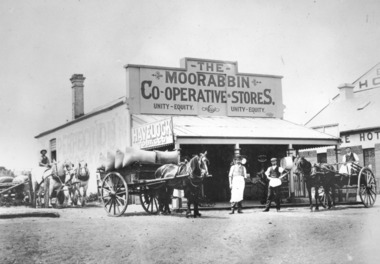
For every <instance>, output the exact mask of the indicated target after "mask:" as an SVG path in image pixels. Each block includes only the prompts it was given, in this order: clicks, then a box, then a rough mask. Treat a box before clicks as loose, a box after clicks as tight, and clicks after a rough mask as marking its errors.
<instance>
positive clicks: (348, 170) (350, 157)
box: [339, 147, 359, 175]
mask: <svg viewBox="0 0 380 264" xmlns="http://www.w3.org/2000/svg"><path fill="white" fill-rule="evenodd" d="M342 163H343V165H342V166H341V167H340V169H339V173H343V174H348V175H351V174H352V171H353V169H352V165H351V164H352V163H355V164H359V157H358V155H356V153H354V152H351V148H350V147H347V148H346V155H344V156H343V158H342Z"/></svg>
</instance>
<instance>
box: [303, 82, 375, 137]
mask: <svg viewBox="0 0 380 264" xmlns="http://www.w3.org/2000/svg"><path fill="white" fill-rule="evenodd" d="M379 112H380V89H379V88H375V89H368V90H363V91H357V92H354V97H353V98H350V99H347V100H342V98H341V96H340V95H338V96H336V97H335V98H334V99H333V100H332V101H331V102H330V103H329V104H328V105H327V106H326V107H325V108H323V109H322V110H321V111H320V112H319V113H318V114H317V115H315V116H314V117H313V118H312V119H311V120H309V121H308V122H307V123H306V124H305V125H306V126H308V127H312V128H317V127H321V126H324V125H326V124H332V123H337V124H338V125H339V130H340V132H348V131H355V130H364V129H372V128H378V127H380V122H379V121H378V113H379Z"/></svg>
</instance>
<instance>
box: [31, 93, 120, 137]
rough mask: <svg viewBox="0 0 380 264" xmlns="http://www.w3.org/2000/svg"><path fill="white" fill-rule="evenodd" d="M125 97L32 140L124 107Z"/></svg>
mask: <svg viewBox="0 0 380 264" xmlns="http://www.w3.org/2000/svg"><path fill="white" fill-rule="evenodd" d="M125 100H126V97H125V96H123V97H120V98H118V99H116V100H113V101H112V102H109V103H108V104H105V105H102V106H99V107H97V108H95V109H93V110H92V111H91V112H89V113H87V114H85V115H83V116H81V117H78V118H77V119H74V120H71V121H69V122H67V123H65V124H63V125H60V126H58V127H55V128H53V129H50V130H47V131H45V132H42V133H40V134H38V135H37V136H35V137H34V138H40V137H42V136H45V135H48V134H50V133H53V132H55V131H58V130H60V129H62V128H65V127H68V126H71V125H72V124H75V123H78V122H81V121H83V120H85V119H87V118H90V117H92V116H95V115H98V114H101V113H104V112H107V111H110V110H112V109H113V108H115V107H119V106H121V105H124V104H126V101H125Z"/></svg>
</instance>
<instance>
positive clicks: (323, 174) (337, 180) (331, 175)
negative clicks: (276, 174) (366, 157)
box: [295, 157, 377, 209]
mask: <svg viewBox="0 0 380 264" xmlns="http://www.w3.org/2000/svg"><path fill="white" fill-rule="evenodd" d="M295 164H296V170H295V173H296V174H299V175H302V177H303V179H304V181H305V183H306V188H307V189H308V193H309V199H310V206H311V208H312V207H313V206H312V201H311V188H312V187H314V188H315V200H316V208H317V209H318V204H317V203H318V202H319V204H320V205H322V206H323V207H325V208H326V207H328V208H330V207H331V206H332V205H334V204H335V203H336V202H341V201H343V198H344V200H345V202H349V203H362V204H363V205H364V206H365V207H372V206H373V205H374V204H375V201H376V196H377V186H376V178H375V175H374V173H373V171H372V170H371V168H370V167H368V166H360V165H358V164H357V163H335V164H327V163H316V164H314V165H311V163H310V162H309V161H307V160H306V159H305V158H303V157H300V158H298V159H297V160H296V162H295ZM339 166H341V168H340V169H338V167H339ZM342 168H343V170H342ZM344 196H345V197H344Z"/></svg>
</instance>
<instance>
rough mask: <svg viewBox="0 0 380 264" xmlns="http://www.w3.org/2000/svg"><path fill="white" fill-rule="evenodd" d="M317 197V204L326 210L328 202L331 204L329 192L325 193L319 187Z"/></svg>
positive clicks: (330, 193)
mask: <svg viewBox="0 0 380 264" xmlns="http://www.w3.org/2000/svg"><path fill="white" fill-rule="evenodd" d="M318 195H319V204H320V205H322V207H323V208H328V207H329V201H331V202H332V192H331V190H328V191H325V189H324V188H323V187H322V186H321V187H319V189H318Z"/></svg>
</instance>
